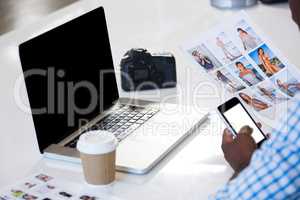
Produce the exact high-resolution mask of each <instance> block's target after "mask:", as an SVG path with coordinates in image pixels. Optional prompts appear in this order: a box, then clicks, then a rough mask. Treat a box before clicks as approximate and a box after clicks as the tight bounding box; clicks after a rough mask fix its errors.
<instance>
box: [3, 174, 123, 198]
mask: <svg viewBox="0 0 300 200" xmlns="http://www.w3.org/2000/svg"><path fill="white" fill-rule="evenodd" d="M98 193H99V191H98V190H95V189H91V188H88V187H87V186H86V185H80V184H76V183H73V182H68V181H65V180H62V179H59V178H54V177H53V176H51V175H47V174H45V173H39V174H36V175H32V176H30V177H28V178H26V179H24V180H22V181H19V182H18V183H16V184H15V185H12V186H9V187H7V188H5V189H4V190H3V191H1V192H0V200H16V199H24V200H35V199H37V200H69V199H70V200H75V199H77V200H120V199H119V198H116V197H114V196H111V195H107V194H101V195H99V194H98Z"/></svg>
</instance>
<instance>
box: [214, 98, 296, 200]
mask: <svg viewBox="0 0 300 200" xmlns="http://www.w3.org/2000/svg"><path fill="white" fill-rule="evenodd" d="M226 138H227V137H226V136H225V138H223V140H225V139H226ZM239 138H240V137H237V138H236V139H238V140H240V139H239ZM248 139H249V141H247V142H243V143H244V145H248V147H241V145H234V147H230V148H232V149H231V150H230V151H229V152H227V151H226V152H224V155H225V154H229V155H227V156H226V160H227V161H228V162H229V163H230V166H234V170H235V171H236V173H235V176H236V177H235V178H234V179H232V180H230V181H229V182H228V183H227V184H226V185H225V186H224V187H223V188H222V189H220V190H219V191H218V192H217V193H216V195H215V196H212V197H211V199H224V200H225V199H226V200H227V199H230V200H235V199H244V200H248V199H249V200H250V199H299V198H300V193H299V188H300V100H298V101H297V102H296V103H295V104H294V105H293V106H292V107H291V108H290V109H289V114H288V115H287V117H286V118H285V119H282V120H281V124H279V126H278V129H275V130H273V134H272V137H271V138H270V139H269V140H267V141H266V142H265V143H264V144H263V145H262V146H261V148H260V149H258V150H256V151H255V152H254V153H253V155H252V156H251V161H250V164H249V165H248V166H247V167H246V168H245V166H244V165H242V164H240V163H247V162H248V163H249V160H247V159H250V158H249V156H241V154H242V155H247V153H245V152H242V151H245V149H246V150H247V148H248V151H252V150H253V149H252V148H251V146H252V145H253V144H252V142H251V141H252V139H250V138H249V137H248ZM236 143H238V142H236ZM230 144H231V142H230V141H229V143H228V145H230ZM222 146H223V145H222ZM242 148H243V149H242ZM231 152H235V154H233V153H231ZM248 154H250V152H248ZM228 158H230V159H228ZM237 158H239V159H237ZM242 159H245V160H242ZM243 168H244V169H243Z"/></svg>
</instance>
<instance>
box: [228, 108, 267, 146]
mask: <svg viewBox="0 0 300 200" xmlns="http://www.w3.org/2000/svg"><path fill="white" fill-rule="evenodd" d="M223 115H224V117H225V118H226V119H227V121H228V123H229V124H230V125H231V126H232V128H233V129H234V131H235V132H236V133H237V132H239V130H240V129H241V128H242V127H243V126H245V125H248V126H250V127H251V128H253V133H252V137H253V138H254V140H255V142H256V143H259V142H261V141H262V140H264V139H265V137H264V135H263V133H262V132H261V131H260V130H259V129H258V127H257V126H256V124H255V123H254V121H253V120H252V118H251V117H250V116H249V115H248V113H247V112H246V110H245V109H244V108H243V107H242V105H241V104H240V103H238V104H236V105H235V106H233V107H232V108H230V109H228V110H226V111H225V112H223Z"/></svg>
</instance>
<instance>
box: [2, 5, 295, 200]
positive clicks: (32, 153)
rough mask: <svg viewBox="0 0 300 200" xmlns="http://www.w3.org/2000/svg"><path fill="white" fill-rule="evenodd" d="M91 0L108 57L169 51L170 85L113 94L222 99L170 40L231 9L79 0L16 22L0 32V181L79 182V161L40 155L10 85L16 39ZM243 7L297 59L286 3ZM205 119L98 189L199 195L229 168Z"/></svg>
mask: <svg viewBox="0 0 300 200" xmlns="http://www.w3.org/2000/svg"><path fill="white" fill-rule="evenodd" d="M97 5H104V7H105V10H106V15H107V21H108V26H109V32H110V39H111V45H112V51H113V55H114V61H115V64H118V62H119V61H120V58H121V56H122V55H123V54H124V52H125V51H126V50H128V49H129V48H132V47H146V48H148V49H150V50H155V51H157V50H158V51H162V50H167V51H171V52H173V53H174V54H175V56H176V58H177V66H178V88H177V89H170V90H164V91H161V92H160V93H158V94H156V93H155V92H140V93H130V94H127V93H124V92H121V96H132V97H133V96H134V97H139V98H147V99H153V100H166V101H168V102H176V103H181V104H192V105H194V106H197V107H199V108H206V109H209V110H211V109H213V108H214V107H215V106H216V105H217V104H218V103H220V102H221V101H222V98H221V97H220V93H219V91H218V90H212V89H211V88H210V87H208V86H207V85H206V84H205V83H206V82H207V80H208V79H207V78H206V77H205V76H204V75H202V74H201V73H200V71H199V70H198V69H197V68H196V67H194V66H191V65H190V64H189V62H187V60H186V59H185V57H184V56H183V55H182V53H181V51H180V50H179V49H178V45H180V44H181V43H182V42H184V41H185V40H186V39H187V38H189V37H190V36H195V34H196V33H199V32H202V31H205V30H207V29H208V28H209V27H211V26H213V24H214V23H215V22H217V21H219V20H220V19H222V17H224V16H229V15H231V14H232V13H235V12H237V11H221V10H217V9H215V8H212V7H210V6H209V1H208V0H187V1H184V2H183V1H174V0H165V1H161V0H152V1H141V0H131V1H119V2H118V3H116V1H114V2H113V1H109V0H103V1H94V0H86V1H81V2H78V3H75V4H73V5H71V6H69V7H67V8H64V9H63V10H59V11H57V12H55V13H53V14H51V15H49V16H48V17H47V18H45V19H41V21H40V22H39V23H38V24H35V25H28V26H26V27H20V28H19V29H18V30H15V31H13V32H10V33H8V34H5V35H3V36H2V37H0V65H1V67H0V76H1V79H0V81H1V85H0V88H1V90H0V91H1V98H0V110H1V114H0V121H1V122H2V123H1V128H2V129H1V131H0V159H1V165H0V177H1V178H0V188H1V187H3V186H5V185H7V184H10V183H13V182H15V181H16V180H18V179H19V178H22V177H24V176H25V175H28V174H29V173H31V172H35V171H36V170H43V171H45V172H48V173H50V174H52V175H55V176H60V177H62V178H65V179H68V180H72V181H75V182H77V183H81V182H82V181H83V177H82V173H81V172H80V167H79V166H75V165H66V164H62V163H57V162H54V161H44V160H42V159H41V155H40V154H39V152H38V147H37V144H36V139H35V136H34V128H33V123H32V120H31V116H30V115H28V114H25V113H24V112H22V111H21V110H20V109H19V108H18V107H17V105H16V102H15V99H14V95H13V92H14V84H15V81H16V79H17V78H18V77H19V76H20V75H21V74H22V72H21V67H20V64H19V59H18V52H17V45H18V44H19V43H20V42H22V41H25V40H27V39H28V38H29V37H32V36H33V35H36V34H38V33H40V32H43V31H45V30H47V29H49V28H51V27H53V26H55V25H58V24H61V23H63V22H65V21H67V20H68V19H71V18H74V17H76V16H78V15H80V14H81V13H84V12H86V11H88V10H91V9H92V8H95V7H97ZM246 11H247V13H248V14H249V15H250V16H251V17H252V18H253V19H254V20H255V21H256V22H257V24H258V25H259V26H260V27H261V29H262V30H263V31H264V32H265V33H266V34H267V35H269V36H270V37H271V39H272V40H273V41H274V42H275V44H276V45H277V46H278V47H279V48H280V49H281V50H282V52H284V53H285V54H286V55H287V57H288V58H289V60H291V62H292V63H294V64H296V65H300V57H299V55H298V54H299V50H300V49H299V47H298V46H299V44H300V35H299V32H298V29H297V28H296V26H295V25H294V24H293V22H292V21H291V18H290V12H289V9H288V6H287V5H277V6H273V7H269V6H264V5H258V6H255V7H252V8H250V9H247V10H246ZM199 85H200V89H198V90H197V92H196V94H197V98H193V96H195V93H193V91H194V88H195V87H196V86H198V87H199ZM170 95H171V97H170ZM166 98H167V99H166ZM211 118H212V119H211V120H210V121H208V122H207V123H206V124H205V125H204V126H202V127H201V129H200V130H198V131H197V134H195V135H193V136H192V137H190V138H188V139H187V140H186V141H185V142H184V143H183V144H182V145H180V146H179V147H178V148H176V149H175V150H174V151H173V152H172V153H171V154H170V155H169V156H168V157H167V158H166V159H165V160H164V161H163V162H162V163H160V164H159V165H158V166H157V167H156V168H155V169H154V170H153V171H151V172H150V173H149V174H148V175H145V176H136V175H128V174H123V173H118V174H117V182H116V183H115V184H114V186H113V187H111V188H109V189H108V190H107V191H99V192H104V193H107V194H112V195H114V196H117V197H120V198H121V199H130V200H133V199H141V198H142V199H151V200H155V199H173V200H176V199H178V200H179V199H184V198H188V199H205V198H206V197H207V196H208V194H210V193H212V192H214V191H215V190H216V189H217V188H218V187H220V186H221V185H222V184H224V183H225V182H226V181H227V179H228V178H229V176H230V175H231V170H230V168H229V167H228V165H227V164H226V163H225V162H224V160H223V156H222V152H221V150H220V141H221V137H220V136H221V130H222V123H221V122H220V121H219V119H218V118H217V117H216V116H215V115H212V117H211Z"/></svg>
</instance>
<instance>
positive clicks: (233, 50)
mask: <svg viewBox="0 0 300 200" xmlns="http://www.w3.org/2000/svg"><path fill="white" fill-rule="evenodd" d="M262 35H263V34H262V33H261V32H260V34H258V29H257V28H256V29H255V28H254V24H253V23H252V22H251V20H250V19H249V17H248V16H247V15H246V14H245V13H244V12H241V13H239V14H238V15H236V16H234V17H232V18H230V19H228V20H226V21H224V22H223V23H222V24H221V25H218V26H217V27H215V28H214V29H212V30H210V31H208V32H206V33H203V34H201V36H200V37H199V38H198V39H196V40H193V41H188V42H187V43H186V44H184V45H183V46H182V47H183V50H184V51H185V53H186V54H187V55H188V57H189V59H190V60H191V61H192V62H193V63H194V64H195V65H196V66H197V67H199V68H201V69H202V70H203V71H205V72H207V73H208V74H209V75H211V76H212V77H213V78H214V79H215V80H216V81H218V82H220V83H221V84H222V85H223V86H225V87H226V88H227V90H228V91H229V93H231V94H232V95H234V96H237V97H238V98H240V99H241V100H242V102H243V103H244V104H245V105H247V107H248V108H250V109H252V110H255V111H257V112H261V111H266V110H268V109H271V108H272V107H274V106H275V105H278V104H280V103H282V102H286V101H288V100H289V99H291V98H293V97H294V96H295V95H297V93H300V82H299V81H298V80H297V77H298V75H299V71H298V70H297V69H296V67H295V66H293V65H291V64H290V63H289V61H287V59H286V58H285V57H284V56H283V55H282V54H281V53H280V52H279V51H278V50H277V49H276V48H275V47H274V46H273V45H272V44H271V42H269V41H268V40H267V39H266V37H265V38H263V37H262Z"/></svg>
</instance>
